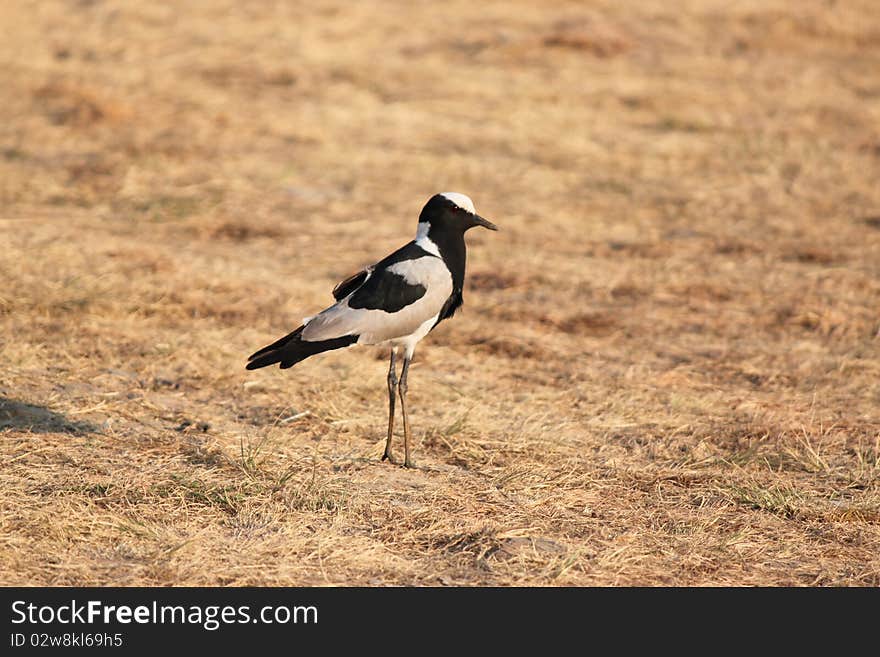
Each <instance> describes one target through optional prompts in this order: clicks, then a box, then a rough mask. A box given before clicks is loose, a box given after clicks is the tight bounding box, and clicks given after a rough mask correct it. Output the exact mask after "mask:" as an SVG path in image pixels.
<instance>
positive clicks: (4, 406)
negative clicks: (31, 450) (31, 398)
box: [0, 396, 95, 435]
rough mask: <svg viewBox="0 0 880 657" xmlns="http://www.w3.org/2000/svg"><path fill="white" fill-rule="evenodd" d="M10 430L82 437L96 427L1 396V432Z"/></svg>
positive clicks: (46, 409)
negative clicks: (81, 435)
mask: <svg viewBox="0 0 880 657" xmlns="http://www.w3.org/2000/svg"><path fill="white" fill-rule="evenodd" d="M10 430H18V431H30V432H32V433H69V434H73V435H80V434H84V433H92V432H93V431H95V427H94V425H92V424H90V423H88V422H81V421H74V420H70V419H68V418H67V417H66V416H65V415H63V414H61V413H56V412H55V411H51V410H49V409H48V408H46V407H44V406H35V405H34V404H28V403H26V402H23V401H19V400H17V399H9V398H8V397H2V396H0V432H3V431H10Z"/></svg>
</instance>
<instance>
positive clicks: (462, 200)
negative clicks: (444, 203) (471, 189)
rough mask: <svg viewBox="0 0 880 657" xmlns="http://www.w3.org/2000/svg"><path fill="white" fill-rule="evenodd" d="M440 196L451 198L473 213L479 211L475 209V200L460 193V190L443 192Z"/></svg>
mask: <svg viewBox="0 0 880 657" xmlns="http://www.w3.org/2000/svg"><path fill="white" fill-rule="evenodd" d="M440 196H443V197H444V198H447V199H449V200H450V201H452V202H453V203H455V204H456V205H457V206H458V207H460V208H461V209H462V210H467V211H468V212H470V213H471V214H477V211H476V210H475V209H474V202H473V201H472V200H470V198H468V197H467V196H465V195H464V194H459V193H458V192H443V193H442V194H440Z"/></svg>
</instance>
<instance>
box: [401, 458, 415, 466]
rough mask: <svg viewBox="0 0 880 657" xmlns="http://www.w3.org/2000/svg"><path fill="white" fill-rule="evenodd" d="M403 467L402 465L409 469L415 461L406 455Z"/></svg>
mask: <svg viewBox="0 0 880 657" xmlns="http://www.w3.org/2000/svg"><path fill="white" fill-rule="evenodd" d="M403 467H404V468H410V469H412V468H415V467H416V462H415V461H413V460H412V459H411V458H409V457H407V458H406V459H404V461H403Z"/></svg>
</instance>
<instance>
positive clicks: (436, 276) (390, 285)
mask: <svg viewBox="0 0 880 657" xmlns="http://www.w3.org/2000/svg"><path fill="white" fill-rule="evenodd" d="M392 255H394V254H392ZM409 255H414V256H417V257H413V258H397V259H395V260H393V261H390V264H389V259H388V258H386V259H385V260H383V261H382V262H380V263H378V264H377V265H376V266H375V267H374V269H373V271H372V272H371V273H370V274H369V275H368V276H367V278H366V280H365V281H364V282H363V283H362V284H361V285H360V286H359V287H357V288H356V289H355V290H354V291H353V292H351V293H350V294H349V295H348V296H346V297H343V298H342V299H340V300H339V301H337V302H336V303H335V304H334V305H332V306H330V307H329V308H327V309H326V310H324V311H323V312H321V313H319V314H318V315H316V316H315V317H313V318H312V319H310V320H309V321H308V322H307V323H306V325H305V327H304V329H303V333H302V336H303V339H304V340H308V341H315V340H329V339H334V338H339V337H342V336H346V335H358V336H360V339H359V340H358V342H360V343H361V344H374V343H378V342H384V341H385V340H392V339H394V338H399V337H403V336H407V335H410V334H411V333H413V332H414V331H415V330H416V329H418V328H419V327H420V326H421V325H422V324H424V323H425V322H427V321H436V318H437V316H438V315H439V313H440V312H441V310H442V309H443V304H444V303H445V302H446V300H447V299H448V298H449V295H450V294H451V293H452V276H451V275H450V273H449V269H447V267H446V265H445V264H444V262H443V260H442V259H440V258H438V257H436V256H433V255H430V254H428V253H418V252H415V251H410V252H409Z"/></svg>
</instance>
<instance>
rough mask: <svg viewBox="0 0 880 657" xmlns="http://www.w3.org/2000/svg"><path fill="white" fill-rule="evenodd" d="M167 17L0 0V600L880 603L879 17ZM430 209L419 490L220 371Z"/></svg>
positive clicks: (678, 9)
mask: <svg viewBox="0 0 880 657" xmlns="http://www.w3.org/2000/svg"><path fill="white" fill-rule="evenodd" d="M176 7H177V5H176V3H128V2H121V1H110V0H79V1H77V2H74V1H69V0H63V1H62V0H57V1H54V2H53V1H49V0H45V1H35V2H26V1H24V0H16V1H13V2H7V3H3V4H2V5H0V84H2V92H0V93H2V96H0V98H2V102H0V283H2V287H0V448H2V453H0V458H2V468H0V485H2V490H3V495H2V498H0V583H2V584H4V585H123V586H127V585H368V586H373V585H428V586H437V585H440V586H442V585H466V586H468V585H479V586H483V585H529V586H531V585H539V586H544V585H550V586H557V585H568V586H588V585H600V586H605V585H623V586H628V585H685V586H705V585H708V586H714V585H762V586H781V585H794V586H799V585H803V586H839V585H855V586H880V14H878V12H877V11H876V9H877V8H876V6H875V2H874V0H853V1H851V2H831V1H829V2H818V1H815V0H808V1H807V2H804V3H799V4H797V5H796V10H795V8H794V7H795V5H793V4H792V3H790V2H787V1H784V0H770V1H764V0H760V1H759V0H746V1H743V2H736V3H729V2H722V1H721V0H700V1H698V0H685V1H683V2H678V3H669V2H664V1H661V0H646V1H643V2H638V3H617V2H612V1H611V0H602V1H599V2H556V1H553V2H542V3H530V2H488V3H476V2H462V1H459V0H453V1H451V2H444V3H424V2H423V3H412V2H402V1H401V2H382V3H378V4H374V3H349V2H342V1H341V0H321V1H317V2H309V3H305V2H304V3H281V2H252V3H240V2H231V1H226V0H224V1H211V2H208V1H201V2H191V3H186V5H185V8H183V5H181V6H180V7H181V8H176ZM440 191H459V192H464V193H466V194H468V195H470V196H471V197H472V198H473V199H474V201H475V203H476V206H477V210H478V211H479V212H480V214H482V215H484V216H485V217H487V218H489V219H490V220H492V221H494V222H495V223H497V224H498V225H499V226H500V228H501V230H500V231H499V232H498V233H489V232H487V231H472V232H471V233H470V234H469V236H468V241H469V246H470V248H469V263H468V280H467V283H466V286H465V305H464V308H463V309H462V312H460V314H459V315H457V316H456V317H455V318H454V319H453V320H452V321H449V322H444V323H443V324H442V325H440V327H438V328H437V330H435V331H434V332H433V333H432V334H431V335H430V336H429V337H428V338H427V339H426V340H425V341H424V342H422V344H421V345H420V347H419V349H418V350H417V351H416V359H415V361H414V363H413V369H412V371H411V375H410V394H409V399H410V416H411V421H412V425H413V428H414V435H415V439H416V447H415V458H416V461H417V463H418V465H419V467H418V468H417V469H415V470H405V469H403V468H401V467H399V466H394V465H389V464H388V463H381V462H380V461H379V456H380V455H381V453H382V449H383V446H384V431H385V422H386V413H387V398H386V388H385V374H386V368H387V353H386V352H385V351H382V350H378V349H370V348H357V349H351V350H344V351H341V352H333V353H329V354H324V355H322V356H318V357H315V358H313V359H310V360H308V361H305V362H304V363H302V364H300V365H298V366H297V367H295V368H293V369H291V370H288V371H284V372H281V371H279V370H278V369H276V368H271V369H264V370H259V371H257V372H246V371H245V369H244V364H245V359H246V357H247V356H248V355H249V354H250V353H251V352H253V351H254V350H256V349H257V348H259V347H261V346H263V345H265V344H267V343H268V342H269V341H270V340H274V339H275V338H277V337H279V336H280V335H282V334H284V333H286V332H287V331H289V330H291V329H293V328H295V327H296V326H297V325H298V323H299V320H300V318H301V317H303V316H305V315H310V314H313V313H314V312H315V311H317V310H320V309H321V308H323V307H325V306H326V305H327V304H328V302H330V301H331V300H332V299H331V296H330V290H331V289H332V287H333V286H334V285H335V284H336V283H337V282H338V281H339V280H341V279H342V278H343V277H345V276H346V275H347V274H349V273H351V272H352V271H354V270H355V269H357V268H358V267H360V266H362V265H365V264H368V263H370V262H373V261H375V260H376V259H377V258H379V257H381V256H383V255H385V254H386V253H388V252H390V251H391V250H392V249H394V248H396V247H398V246H400V245H402V244H403V243H404V242H406V241H407V240H409V239H411V238H412V236H413V235H414V232H415V224H416V218H417V215H418V212H419V210H420V209H421V206H422V205H423V204H424V202H425V201H426V200H427V199H428V198H429V197H430V196H431V195H432V194H433V193H435V192H440ZM399 427H400V423H399V422H398V428H399ZM397 440H398V442H397V443H396V444H395V447H396V453H397V454H398V455H400V454H401V453H402V436H401V437H399V438H398V439H397Z"/></svg>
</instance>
